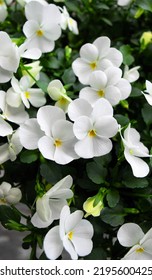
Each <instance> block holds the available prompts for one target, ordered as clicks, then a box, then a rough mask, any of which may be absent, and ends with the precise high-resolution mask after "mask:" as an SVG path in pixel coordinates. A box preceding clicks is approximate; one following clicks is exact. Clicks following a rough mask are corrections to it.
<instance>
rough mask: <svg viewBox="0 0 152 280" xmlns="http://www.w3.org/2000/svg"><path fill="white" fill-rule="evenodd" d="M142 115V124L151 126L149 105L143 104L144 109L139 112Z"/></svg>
mask: <svg viewBox="0 0 152 280" xmlns="http://www.w3.org/2000/svg"><path fill="white" fill-rule="evenodd" d="M141 113H142V117H143V119H144V122H145V123H146V124H147V125H150V124H152V109H151V106H150V105H149V104H147V103H146V104H145V105H144V107H143V108H142V110H141Z"/></svg>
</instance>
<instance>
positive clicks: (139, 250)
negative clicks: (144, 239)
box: [136, 247, 144, 253]
mask: <svg viewBox="0 0 152 280" xmlns="http://www.w3.org/2000/svg"><path fill="white" fill-rule="evenodd" d="M143 252H144V248H142V247H139V248H138V249H136V253H143Z"/></svg>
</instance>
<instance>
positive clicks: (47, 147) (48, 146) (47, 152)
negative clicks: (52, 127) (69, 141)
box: [38, 136, 55, 160]
mask: <svg viewBox="0 0 152 280" xmlns="http://www.w3.org/2000/svg"><path fill="white" fill-rule="evenodd" d="M38 148H39V150H40V152H41V154H42V155H43V157H44V158H46V159H50V160H54V153H55V145H54V140H53V138H51V137H48V136H43V137H42V138H40V140H39V141H38Z"/></svg>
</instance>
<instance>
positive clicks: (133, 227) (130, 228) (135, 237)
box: [117, 223, 144, 247]
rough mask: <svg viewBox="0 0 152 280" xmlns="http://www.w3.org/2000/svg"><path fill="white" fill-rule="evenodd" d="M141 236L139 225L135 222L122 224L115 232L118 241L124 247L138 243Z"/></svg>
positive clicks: (142, 234)
mask: <svg viewBox="0 0 152 280" xmlns="http://www.w3.org/2000/svg"><path fill="white" fill-rule="evenodd" d="M143 236H144V233H143V231H142V229H141V227H140V226H138V225H137V224H135V223H126V224H123V225H122V226H121V227H120V228H119V230H118V233H117V238H118V241H119V243H120V244H121V245H122V246H125V247H131V246H133V245H135V244H137V243H139V242H140V240H141V239H142V238H143Z"/></svg>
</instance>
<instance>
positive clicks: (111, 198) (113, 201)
mask: <svg viewBox="0 0 152 280" xmlns="http://www.w3.org/2000/svg"><path fill="white" fill-rule="evenodd" d="M106 198H107V201H108V205H109V206H110V207H111V208H113V207H115V206H116V205H117V203H118V202H119V199H120V196H119V192H118V191H117V190H110V191H109V192H108V193H107V196H106Z"/></svg>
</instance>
